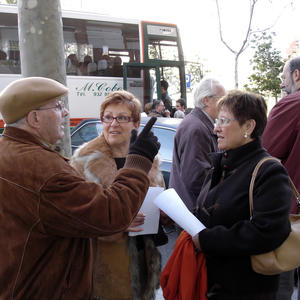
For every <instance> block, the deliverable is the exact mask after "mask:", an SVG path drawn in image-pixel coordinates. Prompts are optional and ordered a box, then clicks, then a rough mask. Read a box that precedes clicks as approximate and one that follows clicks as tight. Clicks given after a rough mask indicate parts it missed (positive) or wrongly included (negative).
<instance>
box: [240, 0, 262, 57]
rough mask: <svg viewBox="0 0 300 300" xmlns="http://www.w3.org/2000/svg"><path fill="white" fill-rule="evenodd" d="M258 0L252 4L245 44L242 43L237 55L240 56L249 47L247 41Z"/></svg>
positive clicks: (253, 0) (254, 0)
mask: <svg viewBox="0 0 300 300" xmlns="http://www.w3.org/2000/svg"><path fill="white" fill-rule="evenodd" d="M257 1H258V0H252V3H251V5H250V18H249V24H248V29H247V33H246V36H245V39H244V41H243V44H242V46H241V48H240V50H239V51H238V52H237V56H239V55H240V54H241V53H242V52H243V51H244V50H245V49H246V47H247V42H248V39H249V36H250V35H251V24H252V19H253V12H254V7H255V4H256V2H257Z"/></svg>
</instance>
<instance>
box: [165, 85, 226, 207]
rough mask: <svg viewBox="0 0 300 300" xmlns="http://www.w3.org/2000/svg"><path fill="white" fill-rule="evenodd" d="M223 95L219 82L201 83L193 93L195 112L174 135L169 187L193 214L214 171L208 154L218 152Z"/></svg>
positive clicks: (223, 90)
mask: <svg viewBox="0 0 300 300" xmlns="http://www.w3.org/2000/svg"><path fill="white" fill-rule="evenodd" d="M224 95H225V89H224V87H223V86H222V85H221V84H220V83H219V82H218V81H217V80H215V79H205V80H203V81H201V82H200V84H199V85H198V86H197V87H196V89H195V93H194V105H195V108H194V109H193V110H192V111H191V112H190V113H189V114H188V115H187V116H186V117H185V118H184V119H183V121H182V122H181V124H180V125H179V127H178V129H177V131H176V134H175V140H174V151H173V162H172V169H171V174H170V185H169V186H170V187H172V188H174V189H175V190H176V192H177V193H178V195H179V196H180V198H181V199H182V200H183V201H184V203H185V204H186V206H187V208H188V209H189V210H190V211H193V210H194V209H195V207H196V200H197V198H198V196H199V193H200V190H201V188H202V185H203V182H204V180H205V178H206V176H207V174H208V172H209V170H210V168H211V165H210V160H209V158H208V153H210V152H215V151H217V150H218V148H217V137H216V135H215V133H214V120H215V119H216V118H217V108H216V103H217V101H218V100H219V99H220V98H221V97H222V96H224Z"/></svg>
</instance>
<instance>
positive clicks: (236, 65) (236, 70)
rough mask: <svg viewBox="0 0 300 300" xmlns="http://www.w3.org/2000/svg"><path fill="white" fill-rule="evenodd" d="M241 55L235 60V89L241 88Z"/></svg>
mask: <svg viewBox="0 0 300 300" xmlns="http://www.w3.org/2000/svg"><path fill="white" fill-rule="evenodd" d="M238 69H239V55H236V56H235V58H234V81H235V88H236V89H238V87H239V72H238Z"/></svg>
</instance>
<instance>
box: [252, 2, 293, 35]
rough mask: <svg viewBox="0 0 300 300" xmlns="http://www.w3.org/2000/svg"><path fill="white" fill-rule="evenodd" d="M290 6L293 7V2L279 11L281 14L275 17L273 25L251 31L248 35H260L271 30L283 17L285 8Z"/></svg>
mask: <svg viewBox="0 0 300 300" xmlns="http://www.w3.org/2000/svg"><path fill="white" fill-rule="evenodd" d="M290 5H293V1H292V2H291V3H288V4H287V5H285V6H284V7H283V9H282V10H281V13H280V14H279V15H278V16H277V18H276V19H275V21H274V23H273V24H272V25H270V26H269V27H266V28H264V29H257V30H255V31H251V33H250V35H252V34H255V33H261V32H264V31H268V30H270V29H272V28H273V27H274V26H275V25H276V24H277V22H278V21H279V19H280V18H281V16H282V15H283V13H284V11H285V10H286V8H287V7H288V6H290Z"/></svg>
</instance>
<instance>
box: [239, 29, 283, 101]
mask: <svg viewBox="0 0 300 300" xmlns="http://www.w3.org/2000/svg"><path fill="white" fill-rule="evenodd" d="M273 36H275V33H273V32H272V33H269V34H268V33H267V32H263V33H261V35H254V39H253V40H252V41H251V43H252V45H253V46H252V48H254V49H256V51H255V53H254V56H253V59H252V60H251V61H250V63H251V64H252V65H253V67H252V69H253V71H254V73H253V74H252V75H251V76H250V77H248V80H249V84H246V85H244V87H245V88H246V90H248V91H251V92H255V93H258V94H261V95H263V96H264V97H274V98H275V99H277V98H278V95H279V94H280V92H281V89H280V83H281V80H280V74H281V72H282V70H283V66H284V63H285V62H284V60H283V58H282V57H281V54H280V51H279V50H276V49H275V48H273V40H272V38H273Z"/></svg>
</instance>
